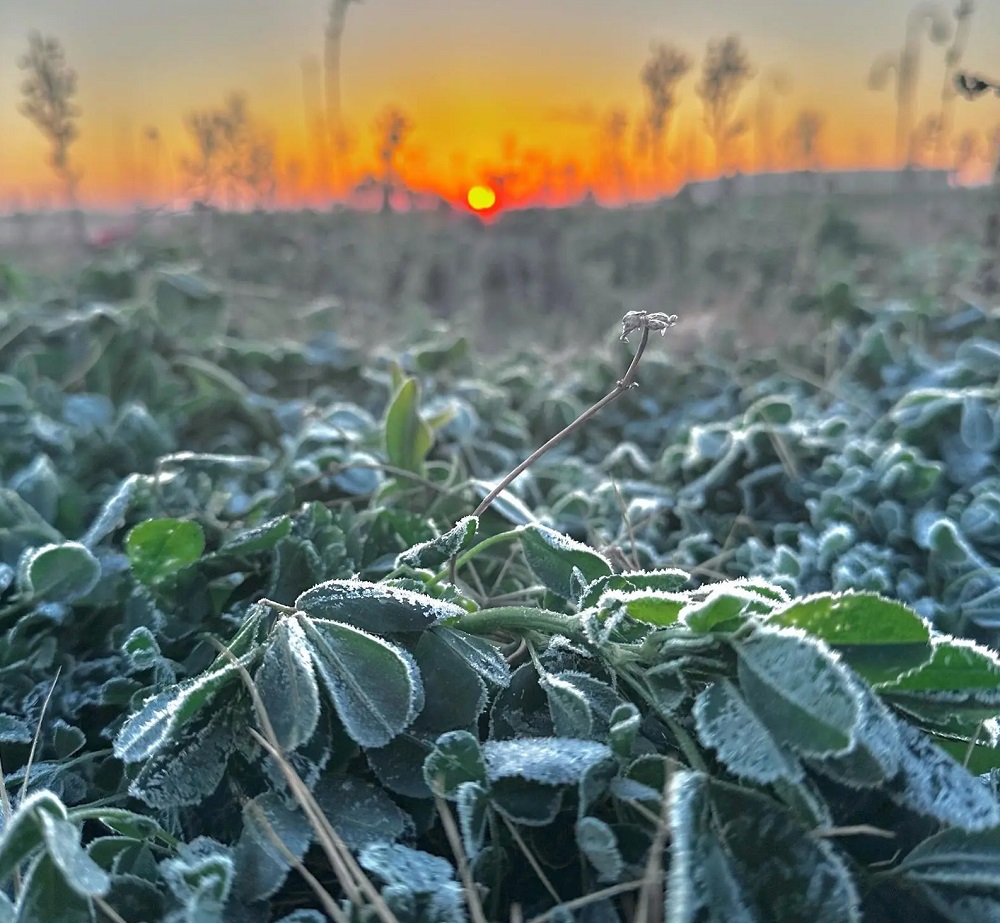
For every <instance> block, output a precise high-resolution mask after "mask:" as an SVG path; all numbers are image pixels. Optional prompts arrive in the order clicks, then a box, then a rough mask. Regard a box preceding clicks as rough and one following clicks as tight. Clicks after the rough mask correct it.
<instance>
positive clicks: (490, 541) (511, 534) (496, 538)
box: [427, 529, 518, 586]
mask: <svg viewBox="0 0 1000 923" xmlns="http://www.w3.org/2000/svg"><path fill="white" fill-rule="evenodd" d="M517 536H518V530H517V529H510V530H509V531H507V532H498V533H497V534H496V535H491V536H490V537H489V538H484V539H483V540H482V541H481V542H479V544H478V545H473V546H472V547H471V548H470V549H469V550H468V551H464V552H462V554H461V555H459V556H458V557H457V558H452V559H451V561H450V562H449V563H448V566H447V567H446V568H444V570H442V571H439V572H438V573H436V574H435V575H434V576H433V577H432V578H431V579H430V581H429V582H428V584H427V585H428V586H434V585H435V584H438V583H440V582H441V581H442V580H444V578H445V577H447V576H449V574H451V573H452V572H453V571H455V570H457V569H458V568H459V567H461V566H462V565H463V564H468V563H469V561H471V560H472V559H473V558H474V557H475V556H476V555H477V554H479V552H480V551H485V550H486V549H487V548H490V547H492V546H493V545H499V544H500V543H501V542H506V541H509V540H510V539H512V538H517ZM451 582H452V583H454V582H455V581H454V579H453V580H452V581H451Z"/></svg>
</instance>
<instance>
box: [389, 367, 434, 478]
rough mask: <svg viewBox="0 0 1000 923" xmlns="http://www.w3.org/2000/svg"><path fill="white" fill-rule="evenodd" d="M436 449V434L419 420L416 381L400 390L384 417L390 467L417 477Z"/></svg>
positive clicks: (407, 382)
mask: <svg viewBox="0 0 1000 923" xmlns="http://www.w3.org/2000/svg"><path fill="white" fill-rule="evenodd" d="M432 445H434V431H433V430H432V429H431V428H430V427H429V426H428V425H427V424H426V423H425V422H424V420H423V418H422V417H421V416H420V389H419V386H418V385H417V380H416V379H415V378H407V379H406V380H405V381H404V382H403V383H402V385H400V387H399V388H398V390H397V391H396V393H395V395H394V396H393V398H392V401H391V402H390V404H389V407H388V409H387V410H386V413H385V451H386V457H387V458H388V460H389V464H390V465H392V466H394V467H396V468H401V469H403V470H404V471H412V472H414V473H415V474H420V473H422V472H423V467H424V460H425V459H426V458H427V453H428V452H430V450H431V446H432Z"/></svg>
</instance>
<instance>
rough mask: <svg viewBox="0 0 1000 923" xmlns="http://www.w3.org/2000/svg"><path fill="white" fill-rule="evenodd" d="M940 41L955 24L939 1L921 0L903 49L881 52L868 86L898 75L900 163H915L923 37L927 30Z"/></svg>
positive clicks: (908, 24) (878, 85) (911, 17)
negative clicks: (916, 119)
mask: <svg viewBox="0 0 1000 923" xmlns="http://www.w3.org/2000/svg"><path fill="white" fill-rule="evenodd" d="M925 29H926V30H927V34H928V37H929V38H930V40H931V41H932V42H933V43H934V44H936V45H941V44H944V43H945V42H946V41H948V39H949V38H950V37H951V24H950V23H949V22H948V16H947V14H946V13H945V11H944V9H943V7H942V6H941V5H940V4H939V3H931V2H924V3H919V4H917V6H915V7H914V8H913V9H912V10H910V14H909V16H908V17H907V19H906V32H905V35H904V37H903V47H902V48H901V49H900V51H898V52H895V51H890V52H886V53H885V54H882V55H880V56H879V57H878V58H876V59H875V62H874V63H873V64H872V68H871V71H870V72H869V74H868V86H869V87H870V88H871V89H873V90H880V89H882V88H883V87H884V86H885V85H886V83H887V82H888V80H889V75H890V74H894V75H895V78H896V163H898V164H900V165H901V166H906V167H909V166H911V165H912V163H913V145H912V141H913V138H912V132H913V110H914V108H915V106H916V92H917V78H918V76H919V72H920V40H921V38H922V37H923V34H924V30H925Z"/></svg>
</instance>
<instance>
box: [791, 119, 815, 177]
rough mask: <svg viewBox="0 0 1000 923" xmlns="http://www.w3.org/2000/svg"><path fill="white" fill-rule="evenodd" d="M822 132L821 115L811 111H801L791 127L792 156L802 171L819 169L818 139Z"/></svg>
mask: <svg viewBox="0 0 1000 923" xmlns="http://www.w3.org/2000/svg"><path fill="white" fill-rule="evenodd" d="M822 131H823V115H822V113H820V112H816V111H815V110H813V109H803V110H802V111H801V112H800V113H799V114H798V116H796V119H795V122H794V124H793V125H792V130H791V139H792V143H793V145H794V156H795V159H796V160H797V161H798V163H799V164H800V165H801V167H802V169H804V170H815V169H817V168H818V167H819V149H818V148H819V137H820V134H821V133H822Z"/></svg>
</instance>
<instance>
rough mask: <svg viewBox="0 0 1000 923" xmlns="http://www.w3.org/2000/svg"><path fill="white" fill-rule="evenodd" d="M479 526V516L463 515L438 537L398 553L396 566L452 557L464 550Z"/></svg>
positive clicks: (415, 564)
mask: <svg viewBox="0 0 1000 923" xmlns="http://www.w3.org/2000/svg"><path fill="white" fill-rule="evenodd" d="M478 528H479V517H478V516H463V517H462V518H461V519H460V520H459V521H458V522H457V523H455V525H454V526H453V527H452V528H450V529H449V530H448V531H447V532H443V533H442V534H441V535H439V536H438V537H437V538H432V539H430V540H429V541H426V542H421V543H420V544H419V545H414V546H413V547H412V548H408V549H407V550H406V551H402V552H400V553H399V554H398V555H396V561H395V566H396V567H402V566H403V565H404V564H409V565H411V566H413V567H420V566H422V565H423V563H424V561H425V560H430V559H431V558H432V557H433V558H439V557H442V556H443V557H444V558H450V557H451V556H452V555H454V554H457V553H458V552H459V551H461V550H462V547H463V546H464V545H465V543H466V541H467V540H468V539H469V538H470V537H471V536H473V535H475V534H476V530H477V529H478Z"/></svg>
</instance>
